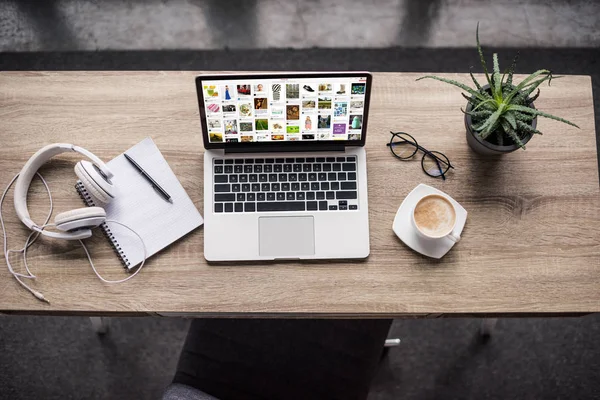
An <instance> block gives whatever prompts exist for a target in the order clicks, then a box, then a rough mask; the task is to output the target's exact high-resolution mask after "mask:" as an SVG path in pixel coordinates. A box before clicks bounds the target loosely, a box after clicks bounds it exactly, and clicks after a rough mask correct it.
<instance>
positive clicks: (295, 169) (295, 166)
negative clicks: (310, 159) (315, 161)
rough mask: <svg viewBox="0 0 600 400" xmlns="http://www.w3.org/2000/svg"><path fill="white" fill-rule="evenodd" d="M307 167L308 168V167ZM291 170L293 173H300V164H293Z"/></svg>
mask: <svg viewBox="0 0 600 400" xmlns="http://www.w3.org/2000/svg"><path fill="white" fill-rule="evenodd" d="M309 167H310V165H309ZM292 169H293V170H294V172H302V164H294V168H292ZM307 172H308V171H307Z"/></svg>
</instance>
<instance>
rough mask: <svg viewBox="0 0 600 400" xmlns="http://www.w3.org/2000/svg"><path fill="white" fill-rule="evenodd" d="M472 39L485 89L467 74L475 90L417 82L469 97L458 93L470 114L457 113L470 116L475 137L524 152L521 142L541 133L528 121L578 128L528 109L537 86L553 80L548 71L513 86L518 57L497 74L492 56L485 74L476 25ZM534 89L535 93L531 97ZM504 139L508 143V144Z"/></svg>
mask: <svg viewBox="0 0 600 400" xmlns="http://www.w3.org/2000/svg"><path fill="white" fill-rule="evenodd" d="M475 37H476V40H477V52H478V53H479V60H480V62H481V66H482V67H483V72H484V74H485V79H486V81H487V85H488V87H487V88H486V87H482V86H481V84H480V83H479V82H478V81H477V79H475V76H473V73H472V72H469V74H470V76H471V79H472V80H473V84H474V85H475V88H471V87H469V86H467V85H465V84H462V83H460V82H457V81H455V80H452V79H446V78H440V77H438V76H433V75H427V76H422V77H420V78H418V79H417V80H418V81H419V80H421V79H436V80H438V81H442V82H446V83H449V84H451V85H454V86H458V87H459V88H461V89H463V90H464V91H466V92H467V93H469V94H470V96H467V95H466V94H464V93H462V95H463V97H465V98H466V99H467V101H468V102H469V103H470V104H471V110H470V111H464V110H462V109H461V111H463V112H464V113H465V114H469V115H470V116H471V120H472V129H473V131H474V132H475V134H476V135H478V136H479V137H480V138H481V139H483V140H487V141H492V140H493V139H494V137H493V136H492V135H495V139H496V142H497V144H498V145H500V146H503V145H509V144H511V143H514V144H516V145H518V146H519V147H521V148H523V149H525V145H524V144H523V142H522V139H523V138H525V137H527V136H529V135H532V134H539V135H541V134H542V132H540V131H539V130H537V129H535V128H533V127H532V125H531V121H533V119H534V118H535V117H536V116H540V117H545V118H550V119H554V120H556V121H560V122H564V123H565V124H569V125H572V126H574V127H577V128H579V127H578V126H577V125H575V124H574V123H572V122H570V121H567V120H566V119H563V118H560V117H557V116H555V115H551V114H548V113H545V112H543V111H540V110H538V109H535V108H532V107H531V104H532V103H533V102H534V101H535V100H536V99H537V98H538V96H539V95H540V89H539V86H540V85H541V84H542V83H544V82H546V81H548V85H550V82H551V81H552V78H553V76H552V72H551V71H549V70H547V69H540V70H538V71H536V72H534V73H533V74H531V75H529V76H528V77H526V78H525V79H523V80H522V81H521V82H520V83H518V84H514V83H513V73H514V71H515V66H516V64H517V60H518V58H519V54H517V55H516V56H515V58H514V60H513V62H512V64H511V66H510V68H508V70H505V71H504V73H502V74H501V73H500V65H499V63H498V54H497V53H494V54H493V67H492V72H491V73H489V72H488V68H487V64H486V61H485V57H484V56H483V51H482V50H481V45H480V44H479V24H477V31H476V34H475ZM554 78H558V77H554ZM536 89H537V92H536V93H535V94H534V95H533V96H531V94H532V93H533V92H534V91H535V90H536ZM490 136H491V137H490ZM506 139H508V141H507V140H506Z"/></svg>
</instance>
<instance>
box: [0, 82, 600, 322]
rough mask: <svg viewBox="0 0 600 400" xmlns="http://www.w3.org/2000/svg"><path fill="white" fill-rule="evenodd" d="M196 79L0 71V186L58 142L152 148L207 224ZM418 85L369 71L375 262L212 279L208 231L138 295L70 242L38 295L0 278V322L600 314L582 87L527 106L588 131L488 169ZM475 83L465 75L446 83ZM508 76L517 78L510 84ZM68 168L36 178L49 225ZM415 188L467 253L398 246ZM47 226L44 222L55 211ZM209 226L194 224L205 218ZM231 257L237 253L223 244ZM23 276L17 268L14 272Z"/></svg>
mask: <svg viewBox="0 0 600 400" xmlns="http://www.w3.org/2000/svg"><path fill="white" fill-rule="evenodd" d="M197 74H198V72H192V71H189V72H52V73H50V72H48V73H46V72H13V73H11V72H8V73H0V185H1V187H2V190H4V188H5V186H6V185H7V184H8V182H9V181H10V179H12V177H13V176H14V175H15V174H17V173H18V172H19V170H20V168H21V167H22V166H23V164H24V163H25V161H26V160H27V159H28V158H29V157H30V156H31V155H32V154H33V153H34V152H35V151H37V150H38V149H39V148H41V147H42V146H44V145H46V144H48V143H52V142H70V143H75V144H77V145H80V146H83V147H85V148H87V149H89V150H90V151H92V152H94V153H95V154H96V155H98V156H100V157H101V158H102V159H104V160H110V159H111V158H113V157H114V156H116V155H117V154H119V153H120V152H122V151H123V150H125V149H127V148H129V147H130V146H132V145H134V144H135V143H137V142H139V141H140V140H142V139H143V138H144V137H146V136H151V137H152V138H153V139H154V141H155V142H156V144H157V145H158V147H159V148H160V150H161V151H162V153H163V155H164V156H165V158H166V160H167V161H168V162H169V164H170V165H171V168H172V169H173V171H174V172H175V174H176V175H177V177H178V178H179V180H180V181H181V182H182V184H183V186H184V188H185V189H186V190H187V192H188V194H189V195H190V197H191V198H192V200H193V202H194V204H195V205H196V206H197V207H198V209H199V210H200V211H201V212H202V213H203V182H202V177H203V144H202V136H201V128H200V123H199V116H198V106H197V99H196V93H195V85H194V77H195V76H196V75H197ZM420 75H421V74H407V73H402V74H399V73H385V74H384V73H380V74H374V85H373V93H372V99H371V111H370V117H369V126H368V136H367V154H368V167H367V168H368V176H369V203H370V204H369V214H370V217H369V218H370V225H371V232H370V233H371V255H370V257H369V258H368V259H367V260H365V261H336V262H302V263H299V262H285V263H272V264H271V263H269V264H261V263H242V264H235V265H234V264H226V265H221V264H216V265H215V264H213V265H209V264H207V263H206V261H205V260H204V258H203V234H204V231H203V229H202V228H200V229H198V230H196V231H194V232H193V233H191V234H190V235H188V236H186V237H185V238H184V239H183V240H181V241H179V242H177V243H176V244H174V245H173V246H171V247H170V248H168V250H165V251H163V252H162V253H160V254H159V255H158V256H155V257H152V258H151V259H150V260H149V261H148V262H147V264H146V267H145V270H144V271H142V273H141V274H140V275H138V276H137V277H136V278H134V279H133V280H131V281H129V282H127V283H124V284H119V285H108V284H104V283H102V282H100V281H99V280H98V279H97V278H96V276H95V275H94V274H93V272H92V270H91V268H90V266H89V264H88V262H87V259H86V257H85V254H84V252H83V250H82V249H81V247H80V246H79V244H78V243H73V242H64V241H57V240H52V239H41V240H39V241H38V243H36V244H35V245H34V246H33V247H32V248H31V251H30V252H29V260H30V264H31V269H32V270H33V272H34V273H35V274H37V276H38V279H37V280H36V281H35V282H34V284H33V285H34V287H36V288H37V289H38V290H40V291H42V292H43V293H44V295H45V296H46V297H47V298H48V299H49V300H50V302H51V304H45V303H42V302H40V301H38V300H36V299H35V298H34V297H33V296H31V295H30V294H29V293H28V292H26V291H25V290H23V289H22V288H21V287H20V286H19V285H18V284H17V282H16V281H15V280H14V279H13V278H12V277H11V275H10V274H9V272H8V270H7V268H6V264H5V263H4V262H1V263H0V311H5V312H15V311H20V312H32V313H39V312H56V313H65V312H66V313H75V312H82V313H83V312H89V313H98V314H101V313H119V312H122V313H132V312H133V313H137V312H141V313H154V312H158V313H162V312H165V313H168V312H172V313H197V314H201V315H209V316H223V315H225V316H227V315H229V316H278V315H279V316H296V317H308V316H350V317H357V316H368V317H376V316H401V315H409V314H410V315H427V314H448V313H450V314H452V313H469V314H476V313H488V314H489V313H571V312H574V313H576V312H600V195H599V183H598V168H597V156H596V136H595V130H594V112H593V103H592V88H591V80H590V77H587V76H566V77H564V78H562V79H557V80H553V81H552V86H551V87H547V86H544V87H543V88H542V95H541V96H540V98H539V99H538V100H537V101H536V107H537V108H539V109H541V110H543V111H546V112H549V113H552V114H556V115H559V116H561V117H564V118H567V119H569V120H571V121H573V122H575V123H576V124H578V125H579V126H580V127H581V129H580V130H578V129H576V128H572V127H570V126H567V125H565V124H562V123H560V122H556V121H552V120H548V119H540V120H539V121H538V128H539V129H540V130H541V131H542V132H544V135H543V136H536V137H534V138H533V139H532V141H531V142H530V143H529V144H528V145H527V150H525V151H516V152H514V153H512V154H508V155H506V156H503V157H502V159H501V160H500V159H484V158H481V157H480V156H478V155H476V154H474V153H473V152H472V151H471V150H470V149H469V147H468V146H467V143H466V140H465V128H464V124H463V115H462V113H461V112H460V108H461V107H464V106H465V101H464V99H463V98H462V97H461V96H460V90H459V89H457V88H455V87H452V86H449V85H446V84H443V83H441V82H437V81H432V80H425V81H419V82H415V78H417V77H418V76H420ZM444 76H447V77H450V78H454V79H458V80H460V81H463V82H465V83H468V75H462V74H444ZM518 79H522V77H519V78H518ZM390 130H402V131H405V132H409V133H411V134H412V135H413V136H415V138H417V140H418V141H419V143H420V144H421V145H423V146H424V147H426V148H428V149H430V150H439V151H441V152H443V153H445V154H446V155H447V156H448V157H449V158H450V160H451V161H452V163H453V164H454V165H455V166H456V170H454V171H453V172H452V173H451V174H450V175H449V176H448V179H447V180H446V181H445V182H443V181H441V180H438V179H433V178H430V177H428V176H426V175H425V174H424V173H423V172H422V171H421V167H420V156H419V157H417V158H415V160H414V161H409V162H401V161H399V160H397V159H395V158H394V157H393V156H392V155H391V154H390V152H389V149H388V148H387V147H386V146H385V143H386V142H387V141H388V140H389V131H390ZM78 159H80V157H79V156H78V155H77V154H68V155H61V156H58V157H56V158H55V159H53V160H52V161H51V162H50V163H48V164H46V165H45V166H44V167H43V168H42V170H41V173H42V174H43V175H44V177H45V178H46V179H47V180H48V183H49V185H50V188H51V190H52V193H53V197H54V203H55V210H56V212H60V211H64V210H68V209H71V208H75V207H81V206H82V203H81V200H80V199H79V197H78V196H77V193H76V192H75V190H74V187H73V186H74V184H75V181H76V177H75V174H74V172H73V166H74V164H75V162H76V161H77V160H78ZM419 183H426V184H429V185H431V186H434V187H436V188H439V189H441V190H443V191H445V192H446V193H448V194H450V195H451V196H453V197H454V198H455V199H456V200H457V201H458V202H460V203H461V204H462V205H463V206H464V207H465V208H466V209H467V211H468V212H469V217H468V220H467V224H466V227H465V230H464V231H463V234H462V240H461V241H460V242H459V243H458V244H457V245H456V246H455V247H454V248H453V249H452V250H451V251H450V252H449V253H448V254H447V255H446V256H445V257H444V258H443V259H441V260H431V259H428V258H426V257H424V256H421V255H419V254H417V253H415V252H413V251H412V250H410V249H409V248H408V247H406V246H405V245H404V244H403V243H402V242H401V241H400V240H399V239H398V238H397V237H396V236H395V235H394V233H393V232H392V228H391V227H392V221H393V219H394V215H395V213H396V210H397V208H398V206H399V205H400V203H401V202H402V200H403V198H404V197H405V196H406V195H407V194H408V193H409V192H410V191H411V190H412V189H413V188H414V187H415V186H416V185H417V184H419ZM12 200H13V197H12V190H11V192H10V193H9V196H8V198H7V202H6V203H5V205H4V215H5V219H6V223H7V228H8V232H9V246H10V247H11V248H17V247H21V246H22V245H23V243H24V241H25V238H26V236H27V234H28V231H27V230H26V228H25V227H24V226H23V225H22V224H21V222H20V221H18V219H17V218H16V215H15V212H14V208H13V206H12ZM48 206H49V203H48V199H47V196H46V194H45V191H44V190H43V186H42V185H41V183H40V182H39V181H38V180H35V182H34V185H32V188H31V190H30V192H29V208H30V210H31V214H32V216H33V218H34V220H36V221H40V222H41V221H43V219H44V216H45V215H46V213H47V212H48ZM56 212H55V214H56ZM203 214H204V213H203ZM94 236H95V237H94V238H92V239H90V240H89V243H90V248H91V253H92V256H93V258H94V262H95V264H96V265H97V266H98V268H99V270H100V271H101V272H102V273H104V274H106V275H107V277H109V278H113V279H116V278H119V277H123V275H124V274H125V273H124V271H123V269H122V268H121V266H120V264H119V262H118V260H117V258H116V256H115V255H114V253H113V252H112V250H111V249H110V247H109V246H108V244H107V242H106V240H105V239H104V237H103V236H102V235H101V234H100V232H98V233H96V234H95V235H94ZM234 246H235V243H232V247H234ZM11 259H12V260H13V261H14V263H15V265H16V268H17V269H22V268H23V266H22V262H21V260H20V259H19V258H18V257H17V256H13V257H12V258H11Z"/></svg>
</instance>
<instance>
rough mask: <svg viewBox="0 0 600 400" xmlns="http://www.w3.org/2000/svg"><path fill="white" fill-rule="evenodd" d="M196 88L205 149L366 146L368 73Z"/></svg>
mask: <svg viewBox="0 0 600 400" xmlns="http://www.w3.org/2000/svg"><path fill="white" fill-rule="evenodd" d="M196 86H197V90H198V100H199V105H200V115H201V120H202V128H203V131H204V143H205V147H206V148H224V147H232V146H236V147H237V146H243V147H247V146H248V145H252V144H262V145H267V146H268V145H270V144H275V145H276V144H285V145H286V146H287V145H291V146H293V145H294V143H298V144H300V142H310V143H312V144H313V145H318V144H319V143H321V142H330V143H331V142H334V143H343V144H345V145H364V141H365V140H364V139H365V131H366V122H367V114H368V102H369V90H370V87H371V76H370V74H368V73H364V72H357V73H315V74H268V75H267V74H248V75H212V76H207V75H203V76H199V77H198V78H197V80H196ZM303 144H307V143H303Z"/></svg>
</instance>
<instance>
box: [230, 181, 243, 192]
mask: <svg viewBox="0 0 600 400" xmlns="http://www.w3.org/2000/svg"><path fill="white" fill-rule="evenodd" d="M240 190H241V187H240V184H239V183H234V184H233V185H231V191H232V192H239V191H240Z"/></svg>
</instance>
